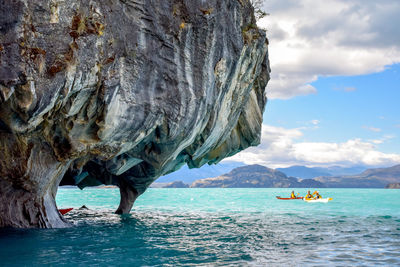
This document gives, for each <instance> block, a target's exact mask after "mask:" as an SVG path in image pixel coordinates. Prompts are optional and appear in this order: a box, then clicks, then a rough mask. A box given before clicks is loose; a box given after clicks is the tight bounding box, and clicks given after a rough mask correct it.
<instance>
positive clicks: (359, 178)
mask: <svg viewBox="0 0 400 267" xmlns="http://www.w3.org/2000/svg"><path fill="white" fill-rule="evenodd" d="M314 179H315V180H316V181H319V182H321V183H323V184H325V185H326V187H341V188H354V187H357V188H384V187H386V186H387V185H388V184H391V183H399V182H400V164H399V165H395V166H393V167H389V168H378V169H368V170H366V171H364V172H362V173H360V174H357V175H346V176H321V177H317V178H314Z"/></svg>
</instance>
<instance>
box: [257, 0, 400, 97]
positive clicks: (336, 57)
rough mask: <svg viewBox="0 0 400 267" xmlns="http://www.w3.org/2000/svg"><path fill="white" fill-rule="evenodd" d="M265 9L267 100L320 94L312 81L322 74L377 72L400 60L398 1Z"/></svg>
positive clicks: (339, 0) (332, 1)
mask: <svg viewBox="0 0 400 267" xmlns="http://www.w3.org/2000/svg"><path fill="white" fill-rule="evenodd" d="M264 8H265V11H266V12H268V13H270V16H267V17H265V18H263V19H262V20H260V21H259V25H260V26H261V27H264V28H266V29H267V30H268V37H269V39H270V60H271V68H272V73H271V74H272V77H271V78H272V79H271V81H270V83H269V85H268V87H267V95H268V96H269V98H272V99H273V98H281V99H287V98H291V97H294V96H297V95H306V94H310V93H316V91H317V90H316V88H314V87H313V86H311V85H310V83H312V82H313V81H315V80H316V79H317V78H318V76H334V75H359V74H367V73H373V72H378V71H382V70H384V68H385V66H387V65H391V64H394V63H397V62H400V27H398V26H397V25H400V16H398V14H400V1H397V0H382V1H372V0H371V1H368V0H367V1H366V0H350V1H347V0H346V1H345V0H326V1H313V0H297V1H291V0H286V1H281V0H268V1H265V3H264ZM347 88H348V89H349V90H348V91H351V90H353V89H355V88H353V87H347ZM345 89H346V88H345Z"/></svg>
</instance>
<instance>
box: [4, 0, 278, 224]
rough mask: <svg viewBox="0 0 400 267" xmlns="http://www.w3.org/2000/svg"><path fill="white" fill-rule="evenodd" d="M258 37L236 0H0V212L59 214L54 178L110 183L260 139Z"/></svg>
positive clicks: (132, 193)
mask: <svg viewBox="0 0 400 267" xmlns="http://www.w3.org/2000/svg"><path fill="white" fill-rule="evenodd" d="M267 44H268V41H267V39H266V37H265V33H264V32H263V31H261V30H259V29H257V27H256V26H255V19H254V15H253V8H252V6H251V4H250V3H249V1H248V0H209V1H204V0H170V1H166V0H164V1H162V0H135V1H134V0H90V1H89V0H88V1H83V0H7V1H1V2H0V226H11V227H44V228H47V227H62V226H64V225H66V222H65V221H64V220H63V218H62V216H61V215H60V214H59V213H58V211H57V208H56V203H55V200H54V199H55V195H56V192H57V188H58V185H59V184H60V183H61V184H76V185H78V186H80V187H81V188H83V187H85V186H93V185H99V184H113V185H117V186H119V187H120V192H121V202H120V206H119V208H118V210H117V213H127V212H129V211H130V209H131V208H132V205H133V203H134V201H135V199H136V198H137V197H138V196H139V195H140V194H142V193H143V192H144V191H145V190H146V188H147V187H148V186H149V185H150V184H151V183H152V182H153V181H154V180H156V179H157V178H158V177H159V176H161V175H163V174H166V173H169V172H173V171H174V170H176V169H178V168H180V167H181V166H182V165H184V164H188V165H189V167H191V168H192V167H199V166H201V165H203V164H206V163H208V164H212V163H217V162H218V161H220V160H221V159H223V158H225V157H228V156H230V155H233V154H235V153H237V152H238V151H240V150H243V149H245V148H247V147H248V146H252V145H257V144H258V143H259V140H260V128H261V123H262V113H263V109H264V106H265V103H266V97H265V94H264V88H265V86H266V84H267V82H268V80H269V72H270V70H269V62H268V50H267Z"/></svg>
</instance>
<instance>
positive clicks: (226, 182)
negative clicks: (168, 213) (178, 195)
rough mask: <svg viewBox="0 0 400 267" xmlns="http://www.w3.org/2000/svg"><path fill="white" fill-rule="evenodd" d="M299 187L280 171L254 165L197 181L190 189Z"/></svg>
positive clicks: (296, 181)
mask: <svg viewBox="0 0 400 267" xmlns="http://www.w3.org/2000/svg"><path fill="white" fill-rule="evenodd" d="M310 180H311V179H310ZM301 185H302V184H301V183H300V182H298V180H297V178H294V177H287V176H286V175H285V174H284V173H282V172H280V171H277V170H274V169H270V168H267V167H264V166H261V165H257V164H256V165H248V166H244V167H238V168H235V169H233V170H232V171H231V172H229V173H227V174H224V175H221V176H218V177H214V178H206V179H200V180H197V181H195V182H193V183H192V185H191V187H206V188H212V187H223V188H268V187H303V186H301Z"/></svg>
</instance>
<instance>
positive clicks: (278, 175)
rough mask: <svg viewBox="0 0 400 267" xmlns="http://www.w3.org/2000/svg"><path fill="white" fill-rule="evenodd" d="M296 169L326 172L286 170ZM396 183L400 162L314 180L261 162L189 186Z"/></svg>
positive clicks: (373, 185)
mask: <svg viewBox="0 0 400 267" xmlns="http://www.w3.org/2000/svg"><path fill="white" fill-rule="evenodd" d="M296 168H297V169H299V170H303V171H304V172H303V173H302V176H305V174H307V173H306V171H307V172H308V170H309V169H312V170H311V171H310V172H308V174H310V173H314V174H321V173H326V172H324V171H322V170H316V169H315V168H307V167H303V166H294V167H292V168H285V169H286V170H287V169H289V170H290V171H293V170H295V169H296ZM285 169H284V170H285ZM337 170H338V168H337ZM308 174H307V175H308ZM396 183H400V165H396V166H393V167H389V168H378V169H367V170H365V171H363V172H361V173H360V174H356V175H343V176H339V175H336V176H333V175H330V174H329V176H328V175H324V176H319V177H316V178H313V179H302V178H296V177H291V176H287V175H286V174H285V173H283V172H282V171H279V170H278V169H275V170H274V169H270V168H267V167H265V166H261V165H247V166H242V167H238V168H234V169H233V170H232V171H230V172H229V173H226V174H223V175H220V176H217V177H213V178H205V179H198V180H196V181H194V182H193V183H192V184H191V186H190V187H227V188H228V187H229V188H233V187H235V188H237V187H244V188H246V187H253V188H254V187H283V188H287V187H292V188H296V187H297V188H322V187H336V188H385V187H386V186H388V185H389V184H396ZM187 186H188V183H187V182H186V183H184V182H180V183H170V184H168V187H174V188H177V187H187ZM395 187H396V185H390V188H395Z"/></svg>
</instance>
